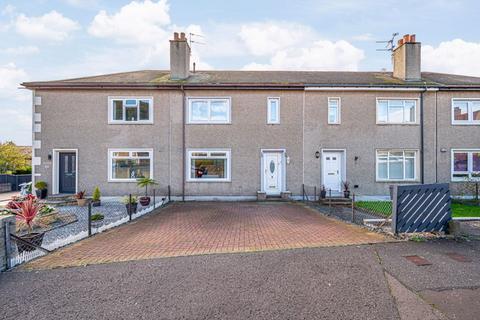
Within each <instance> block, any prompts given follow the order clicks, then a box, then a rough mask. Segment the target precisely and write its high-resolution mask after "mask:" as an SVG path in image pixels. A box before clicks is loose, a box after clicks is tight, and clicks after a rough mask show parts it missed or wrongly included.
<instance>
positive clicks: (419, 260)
mask: <svg viewBox="0 0 480 320" xmlns="http://www.w3.org/2000/svg"><path fill="white" fill-rule="evenodd" d="M405 259H407V260H408V261H410V262H413V263H415V264H416V265H417V266H429V265H431V264H432V263H431V262H430V261H428V260H427V259H425V258H423V257H420V256H405Z"/></svg>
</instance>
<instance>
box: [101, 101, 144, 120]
mask: <svg viewBox="0 0 480 320" xmlns="http://www.w3.org/2000/svg"><path fill="white" fill-rule="evenodd" d="M109 105H110V109H109V123H113V124H115V123H121V124H145V123H153V99H152V98H110V99H109Z"/></svg>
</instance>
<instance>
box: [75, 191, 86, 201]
mask: <svg viewBox="0 0 480 320" xmlns="http://www.w3.org/2000/svg"><path fill="white" fill-rule="evenodd" d="M75 199H79V200H80V199H85V190H83V191H78V192H77V193H76V194H75Z"/></svg>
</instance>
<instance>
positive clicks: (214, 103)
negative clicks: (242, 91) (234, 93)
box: [187, 98, 231, 124]
mask: <svg viewBox="0 0 480 320" xmlns="http://www.w3.org/2000/svg"><path fill="white" fill-rule="evenodd" d="M230 114H231V99H230V98H188V118H187V120H188V123H192V124H228V123H230Z"/></svg>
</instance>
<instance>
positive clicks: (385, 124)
mask: <svg viewBox="0 0 480 320" xmlns="http://www.w3.org/2000/svg"><path fill="white" fill-rule="evenodd" d="M376 124H377V125H379V126H418V125H420V124H419V123H418V122H412V123H398V122H377V123H376Z"/></svg>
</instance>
